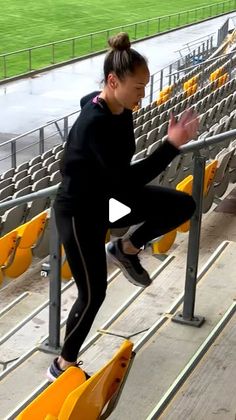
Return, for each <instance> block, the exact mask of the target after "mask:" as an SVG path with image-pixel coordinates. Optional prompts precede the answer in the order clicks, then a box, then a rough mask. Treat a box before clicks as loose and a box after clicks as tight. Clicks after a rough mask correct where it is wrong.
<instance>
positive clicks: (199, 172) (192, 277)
mask: <svg viewBox="0 0 236 420" xmlns="http://www.w3.org/2000/svg"><path fill="white" fill-rule="evenodd" d="M235 137H236V130H231V131H227V132H225V133H221V134H218V135H216V136H212V137H210V138H206V139H204V140H198V141H196V140H193V141H191V142H190V143H188V144H186V145H184V146H182V147H181V148H180V152H181V153H187V152H192V151H194V152H195V153H196V155H195V157H194V175H193V198H194V199H195V203H196V211H195V213H194V215H193V217H192V219H191V224H190V231H189V243H188V255H187V264H186V278H185V294H184V309H183V314H180V315H177V317H176V318H173V321H175V322H180V323H186V324H188V325H194V326H200V325H201V324H202V322H203V321H204V318H203V317H200V316H198V317H196V316H194V304H195V295H196V282H197V268H198V256H199V244H200V230H201V216H202V196H203V182H204V170H205V158H204V157H202V156H200V155H198V154H197V151H198V150H199V149H201V148H206V147H207V146H210V145H212V144H216V143H219V142H221V141H224V140H225V139H231V138H235ZM133 164H135V162H134V163H133ZM57 189H58V185H55V186H52V187H48V188H45V189H43V190H41V191H37V192H35V193H31V194H27V195H25V196H23V197H19V198H16V199H11V200H9V201H7V202H4V203H0V209H1V210H6V209H9V208H11V207H14V206H17V205H20V204H24V203H27V202H30V201H33V200H35V199H38V198H43V197H52V198H53V197H55V195H56V192H57ZM60 273H61V247H60V240H59V236H58V232H57V229H56V222H55V214H54V209H53V208H51V214H50V284H49V295H50V304H49V339H48V342H47V343H45V346H44V347H45V348H46V349H47V351H51V352H55V351H58V350H59V348H60V309H61V295H60V282H61V275H60Z"/></svg>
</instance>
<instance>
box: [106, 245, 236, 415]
mask: <svg viewBox="0 0 236 420" xmlns="http://www.w3.org/2000/svg"><path fill="white" fill-rule="evenodd" d="M235 256H236V243H230V245H229V246H227V247H226V248H225V250H224V251H223V253H222V254H221V255H220V256H219V257H218V258H217V260H216V261H215V263H214V264H213V266H212V267H211V268H210V269H209V270H208V271H207V272H206V274H205V275H204V276H203V277H202V279H201V280H200V282H199V284H198V285H197V302H196V313H197V314H198V315H204V316H205V317H206V321H205V323H204V324H203V325H202V327H201V328H193V327H189V326H186V325H180V324H176V323H174V322H171V318H172V315H170V317H169V319H168V320H167V321H166V322H165V323H164V325H163V326H162V327H161V328H160V329H159V330H158V331H157V332H156V334H155V335H154V336H152V337H151V338H150V340H149V341H148V342H147V343H146V345H145V346H144V347H143V349H142V351H140V352H138V353H137V356H136V358H135V360H134V364H133V366H132V369H131V372H130V375H129V378H128V381H127V384H126V386H125V390H124V392H123V394H122V396H121V399H120V401H119V404H118V407H117V408H116V410H115V412H114V413H113V414H112V415H111V417H110V418H111V419H114V420H118V419H121V418H129V419H131V420H143V419H150V420H151V419H152V420H154V419H157V418H159V416H158V415H153V416H150V413H152V412H154V409H155V408H156V407H158V406H160V405H162V403H163V400H164V398H165V395H166V394H167V393H168V390H169V389H170V388H171V387H172V386H173V383H174V382H175V380H176V378H177V377H178V375H180V373H181V372H182V371H183V370H184V369H185V368H186V365H187V364H188V362H189V360H190V359H191V358H192V357H193V356H194V354H195V353H196V351H197V350H198V349H199V347H200V346H201V345H202V343H203V342H204V340H206V338H207V337H208V336H209V334H211V332H212V331H213V330H214V328H215V326H216V325H217V324H218V323H219V322H220V320H221V318H222V316H223V315H224V313H225V312H226V311H227V310H228V308H229V307H230V306H231V305H232V303H233V299H235V298H236V283H235V275H236V267H235V266H232V261H234V260H235ZM229 267H231V270H230V271H229ZM234 306H235V305H234ZM227 349H228V350H227V351H230V352H231V351H232V349H231V346H230V343H229V346H228V347H227ZM231 380H232V381H233V380H234V373H233V372H232V376H231ZM203 383H204V382H202V386H203ZM185 389H186V388H185ZM204 390H205V385H204ZM200 392H202V388H201V391H200V389H199V393H200ZM204 392H205V391H204ZM234 396H235V394H234ZM174 401H175V400H174ZM131 402H132V404H131ZM124 416H125V417H124ZM163 418H165V419H168V420H169V417H168V414H167V416H166V417H163ZM173 418H175V419H184V418H188V419H194V420H195V419H197V420H200V419H201V418H202V419H203V418H207V419H208V416H205V417H198V415H197V411H195V416H188V415H187V416H181V415H180V416H178V415H176V416H175V417H173ZM221 418H223V417H221ZM231 418H232V416H231Z"/></svg>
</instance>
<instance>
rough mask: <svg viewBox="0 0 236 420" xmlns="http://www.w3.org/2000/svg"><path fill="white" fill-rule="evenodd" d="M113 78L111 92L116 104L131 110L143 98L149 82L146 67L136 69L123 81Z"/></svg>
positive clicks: (114, 76)
mask: <svg viewBox="0 0 236 420" xmlns="http://www.w3.org/2000/svg"><path fill="white" fill-rule="evenodd" d="M112 77H113V85H114V86H115V87H113V92H114V97H115V99H116V101H117V102H118V104H119V105H120V106H122V107H124V108H127V109H131V110H132V109H133V108H134V107H135V106H136V105H137V104H138V103H139V101H140V99H142V98H144V96H145V87H146V85H147V84H148V82H149V77H150V74H149V71H148V69H147V67H145V66H142V67H138V68H137V69H136V71H135V73H134V74H132V75H127V76H125V78H124V79H123V80H120V79H118V77H117V76H116V75H114V74H113V75H112Z"/></svg>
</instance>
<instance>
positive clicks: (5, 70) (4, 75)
mask: <svg viewBox="0 0 236 420" xmlns="http://www.w3.org/2000/svg"><path fill="white" fill-rule="evenodd" d="M3 77H4V79H6V77H7V63H6V56H5V55H4V56H3Z"/></svg>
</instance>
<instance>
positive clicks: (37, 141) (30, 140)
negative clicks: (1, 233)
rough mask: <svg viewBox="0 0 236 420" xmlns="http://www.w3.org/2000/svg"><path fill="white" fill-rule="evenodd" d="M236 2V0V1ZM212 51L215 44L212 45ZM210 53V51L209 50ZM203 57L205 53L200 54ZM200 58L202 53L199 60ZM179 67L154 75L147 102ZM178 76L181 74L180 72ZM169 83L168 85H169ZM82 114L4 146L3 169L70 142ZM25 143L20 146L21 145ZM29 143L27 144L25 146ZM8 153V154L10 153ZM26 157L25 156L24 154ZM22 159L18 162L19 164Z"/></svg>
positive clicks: (2, 146)
mask: <svg viewBox="0 0 236 420" xmlns="http://www.w3.org/2000/svg"><path fill="white" fill-rule="evenodd" d="M235 1H236V0H235ZM208 46H209V51H211V42H208ZM206 51H208V50H207V48H206ZM200 54H201V52H200ZM233 54H235V52H230V53H226V54H224V55H223V56H222V57H227V56H229V57H231V56H232V55H233ZM197 56H198V53H197V55H196V57H197ZM218 58H219V57H214V58H213V59H209V58H207V60H205V61H204V62H202V63H198V64H195V65H193V66H191V67H188V68H187V69H185V70H184V69H182V70H181V72H182V71H184V72H186V73H187V72H189V71H190V70H193V69H195V68H196V69H197V68H198V69H199V71H200V70H201V69H203V68H204V67H206V66H207V65H209V63H211V61H213V62H214V61H215V60H217V59H218ZM175 65H176V66H177V68H178V65H180V63H179V60H178V61H177V62H175V63H172V64H170V65H168V66H166V67H165V68H163V69H162V70H161V71H158V72H156V73H153V74H152V75H151V78H150V83H149V86H148V87H147V89H149V93H148V95H147V96H146V97H145V98H144V100H146V101H148V102H149V103H151V102H152V100H153V97H154V94H156V93H157V92H160V91H161V90H162V88H163V86H166V84H167V83H169V84H170V83H172V82H173V79H172V78H176V72H174V73H173V74H172V70H173V69H174V67H175ZM177 73H178V72H177ZM165 79H166V80H167V82H165ZM79 113H80V109H78V110H76V111H74V112H72V113H70V114H67V115H64V116H62V117H60V118H57V119H55V120H53V121H50V122H48V123H47V124H44V125H42V126H40V127H37V128H35V129H33V130H30V131H27V132H26V133H23V134H20V135H19V136H16V137H13V138H12V139H9V140H6V141H4V142H2V143H1V144H0V153H1V152H2V151H3V153H2V154H3V157H2V158H0V164H1V167H2V168H3V167H4V169H3V170H7V169H10V168H16V167H17V166H18V165H19V164H21V163H23V162H24V159H25V155H26V154H27V151H29V158H30V156H32V153H34V154H42V153H44V152H45V151H46V150H47V149H48V148H50V147H52V146H55V144H57V143H58V142H60V141H62V142H63V141H65V140H66V139H67V136H68V133H69V129H70V127H71V126H72V124H73V123H74V121H75V119H76V118H77V117H78V115H79ZM21 142H22V143H23V144H22V145H21V146H20V143H21ZM24 143H25V144H24ZM6 149H7V150H6ZM22 152H24V154H22V155H21V153H22ZM17 159H18V160H17Z"/></svg>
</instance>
